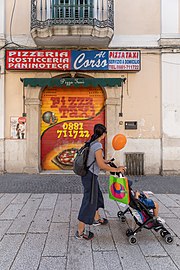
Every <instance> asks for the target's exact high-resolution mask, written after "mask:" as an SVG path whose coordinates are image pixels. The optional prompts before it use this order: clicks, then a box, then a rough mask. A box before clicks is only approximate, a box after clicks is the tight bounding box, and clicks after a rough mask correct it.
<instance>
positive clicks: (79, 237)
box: [75, 231, 94, 240]
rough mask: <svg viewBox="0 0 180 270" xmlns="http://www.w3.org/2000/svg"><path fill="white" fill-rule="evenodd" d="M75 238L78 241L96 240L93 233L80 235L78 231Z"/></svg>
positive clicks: (87, 232) (88, 232)
mask: <svg viewBox="0 0 180 270" xmlns="http://www.w3.org/2000/svg"><path fill="white" fill-rule="evenodd" d="M75 238H76V239H86V240H92V239H93V238H94V233H92V232H90V231H84V232H83V233H82V234H79V232H78V231H77V232H76V233H75Z"/></svg>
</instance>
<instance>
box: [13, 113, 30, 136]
mask: <svg viewBox="0 0 180 270" xmlns="http://www.w3.org/2000/svg"><path fill="white" fill-rule="evenodd" d="M10 129H11V139H25V138H26V117H18V116H11V118H10Z"/></svg>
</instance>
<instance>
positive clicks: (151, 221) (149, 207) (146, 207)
mask: <svg viewBox="0 0 180 270" xmlns="http://www.w3.org/2000/svg"><path fill="white" fill-rule="evenodd" d="M113 161H114V159H111V161H110V162H109V165H110V166H111V167H116V165H115V164H114V163H113ZM111 174H115V173H111ZM116 175H117V176H118V177H119V176H120V174H119V173H116ZM132 183H133V182H132V181H131V180H128V186H129V197H130V202H129V205H128V207H127V208H126V210H125V211H124V212H123V211H119V212H118V213H117V216H118V217H119V218H120V220H121V222H125V221H126V217H125V215H126V214H127V213H128V212H129V213H130V214H131V215H132V216H133V218H134V221H135V223H136V225H137V226H136V228H135V229H134V230H133V229H132V228H129V229H127V231H126V235H127V237H128V240H129V243H130V244H132V245H133V244H136V243H137V238H136V234H137V233H138V232H140V231H141V230H142V229H148V230H152V229H153V230H155V231H156V232H157V231H160V235H161V237H162V238H164V239H165V242H166V243H167V244H172V243H173V237H172V235H171V234H170V232H169V231H168V230H167V229H166V228H165V226H164V223H165V221H164V220H163V219H161V218H160V217H158V210H159V206H158V203H157V202H154V201H153V200H151V199H150V198H148V197H147V195H146V194H145V193H144V192H139V191H133V189H132V188H131V186H132Z"/></svg>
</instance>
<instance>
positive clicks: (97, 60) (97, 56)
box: [71, 51, 109, 70]
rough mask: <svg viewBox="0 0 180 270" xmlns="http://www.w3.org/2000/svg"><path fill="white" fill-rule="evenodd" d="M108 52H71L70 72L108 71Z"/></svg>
mask: <svg viewBox="0 0 180 270" xmlns="http://www.w3.org/2000/svg"><path fill="white" fill-rule="evenodd" d="M108 54H109V52H108V51H72V52H71V69H72V70H108Z"/></svg>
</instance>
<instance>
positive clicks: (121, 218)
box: [117, 211, 126, 222]
mask: <svg viewBox="0 0 180 270" xmlns="http://www.w3.org/2000/svg"><path fill="white" fill-rule="evenodd" d="M117 216H118V218H120V220H121V222H125V221H126V217H125V216H124V213H123V212H122V211H119V212H118V213H117Z"/></svg>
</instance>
